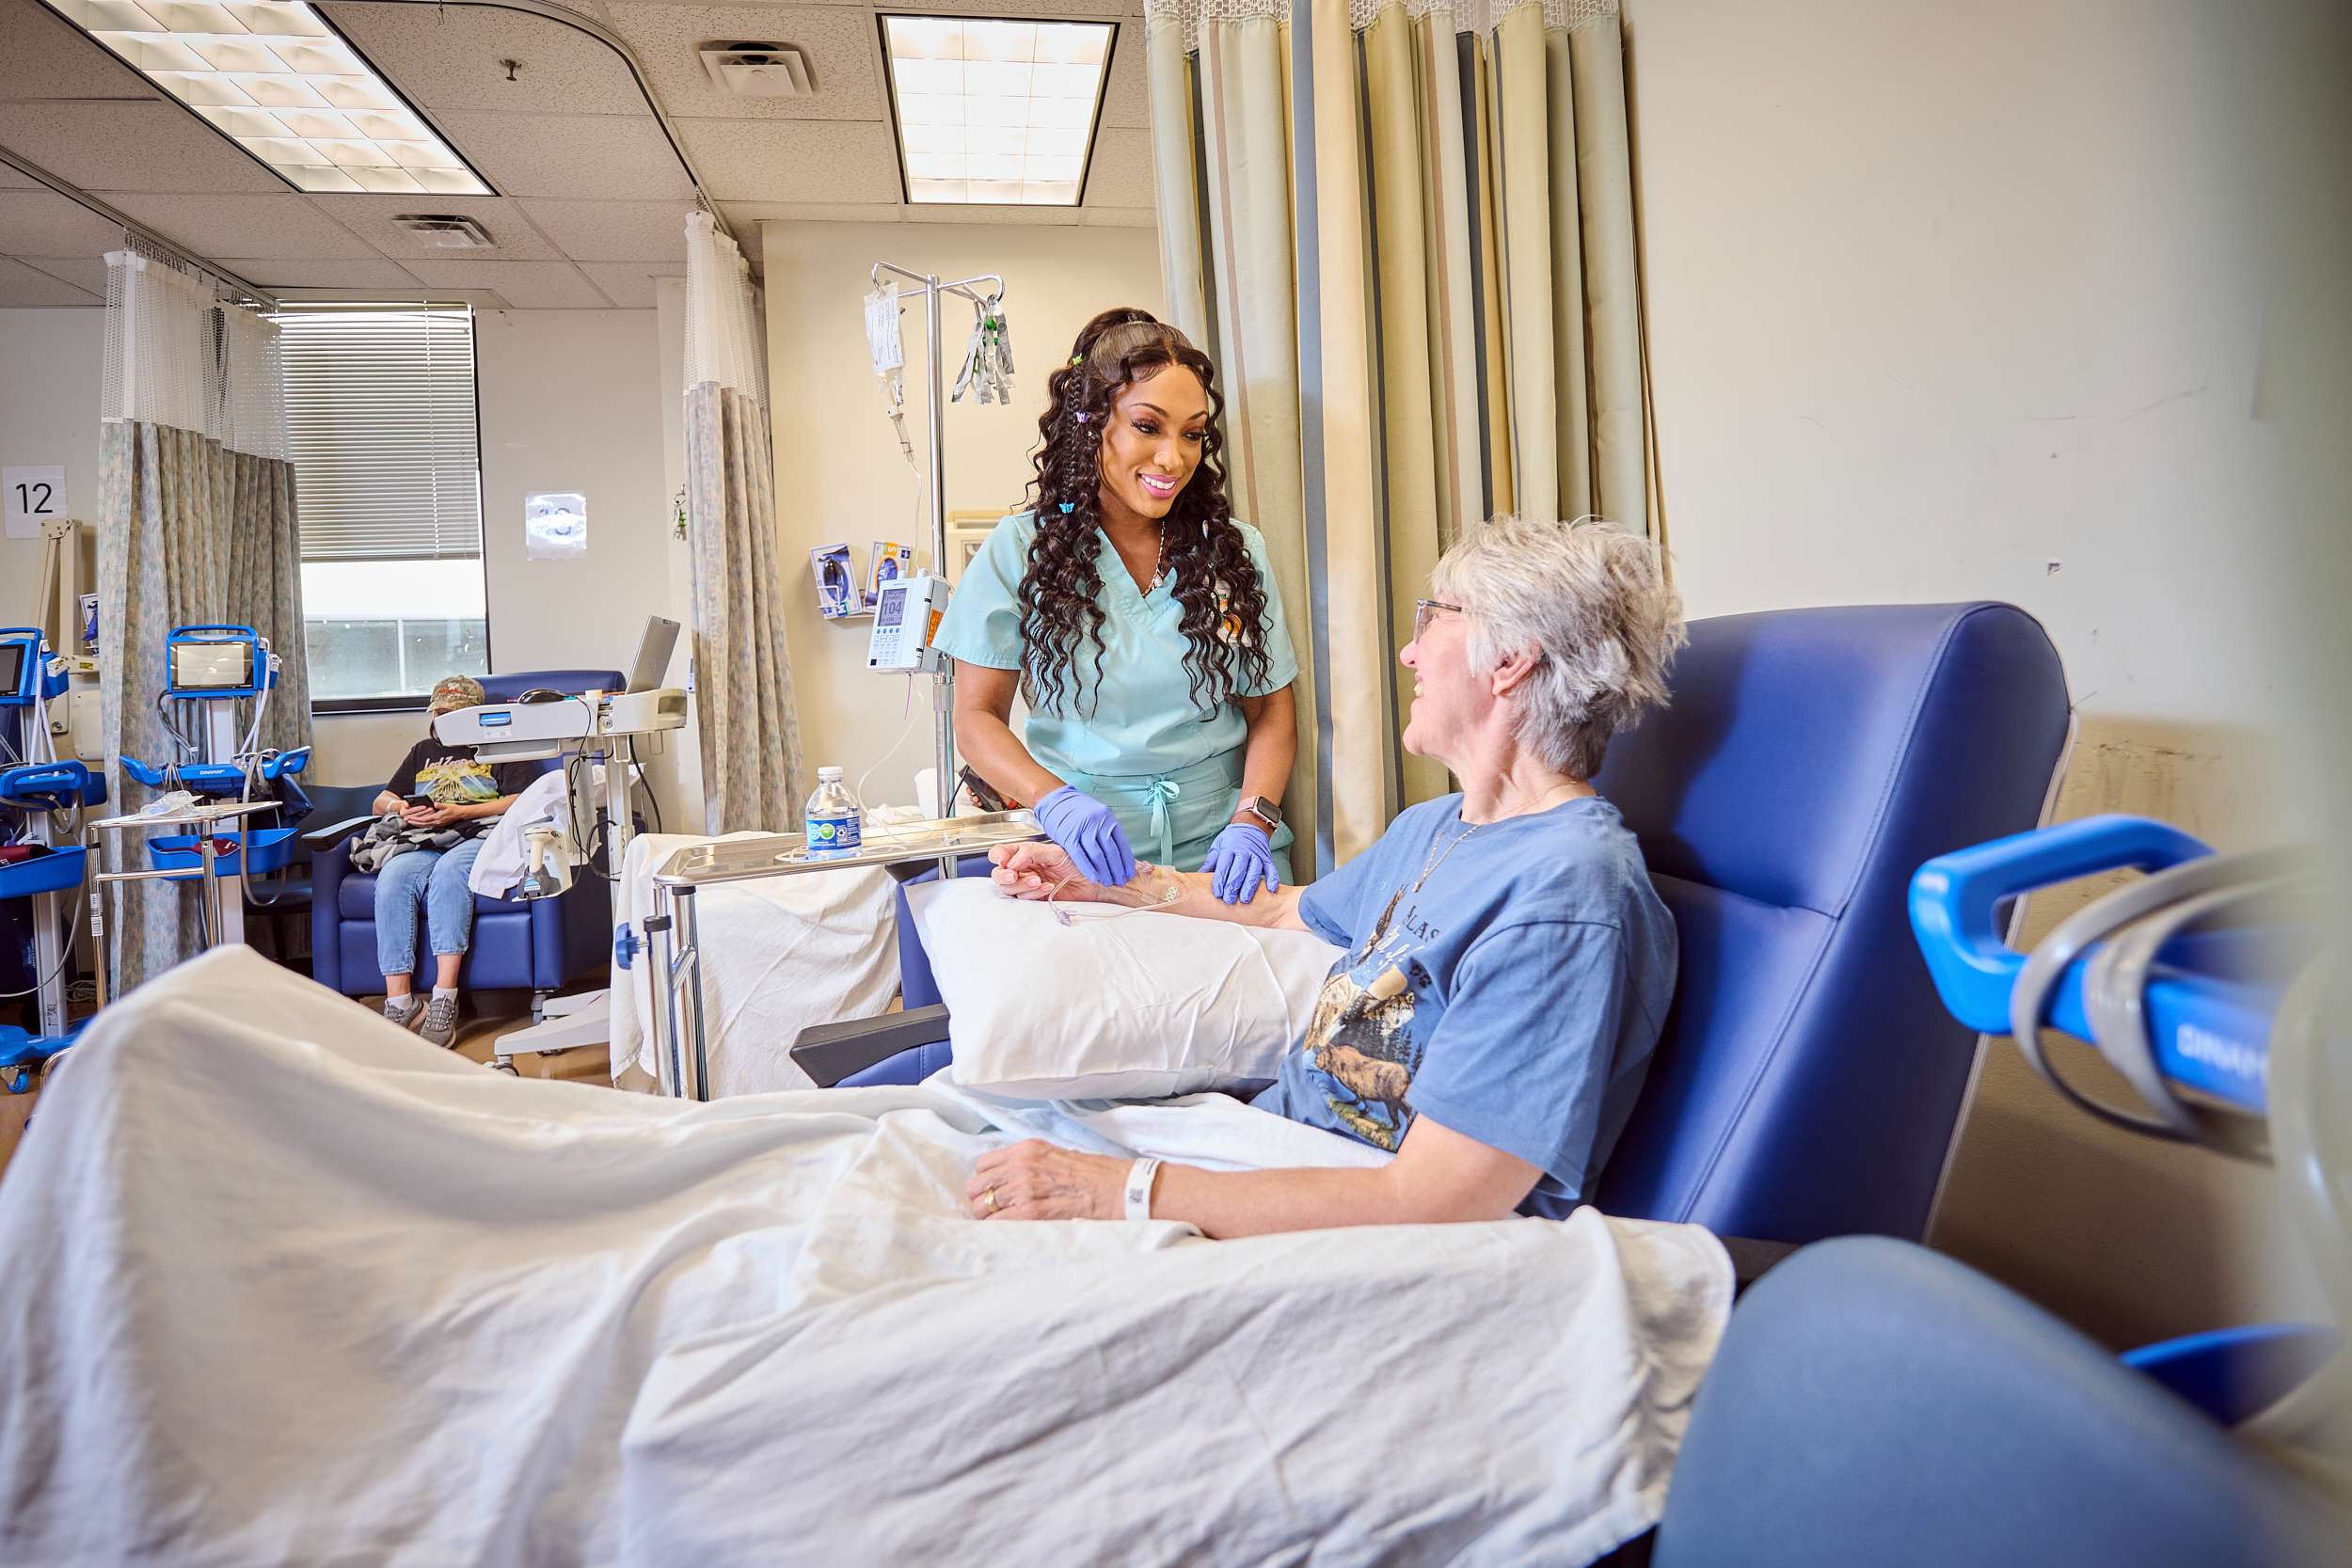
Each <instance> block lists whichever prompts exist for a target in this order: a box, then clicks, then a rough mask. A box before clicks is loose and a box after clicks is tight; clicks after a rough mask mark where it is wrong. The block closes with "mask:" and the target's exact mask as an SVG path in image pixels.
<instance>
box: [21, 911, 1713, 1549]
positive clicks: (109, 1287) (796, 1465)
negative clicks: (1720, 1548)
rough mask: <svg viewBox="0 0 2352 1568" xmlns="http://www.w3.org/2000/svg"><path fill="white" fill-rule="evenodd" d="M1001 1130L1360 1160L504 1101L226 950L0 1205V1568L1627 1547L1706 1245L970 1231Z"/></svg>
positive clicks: (91, 1094)
mask: <svg viewBox="0 0 2352 1568" xmlns="http://www.w3.org/2000/svg"><path fill="white" fill-rule="evenodd" d="M1039 1128H1048V1129H1051V1130H1053V1131H1054V1132H1056V1133H1057V1135H1059V1136H1063V1137H1065V1138H1069V1139H1072V1140H1074V1141H1081V1142H1084V1143H1087V1144H1089V1145H1090V1146H1092V1147H1095V1148H1130V1149H1138V1150H1148V1151H1153V1152H1162V1153H1166V1154H1168V1155H1172V1156H1178V1157H1182V1158H1186V1159H1191V1160H1195V1161H1199V1162H1201V1163H1208V1164H1226V1165H1258V1164H1299V1163H1314V1164H1333V1163H1341V1162H1355V1161H1363V1160H1377V1159H1378V1158H1380V1156H1378V1155H1376V1154H1375V1153H1373V1152H1372V1151H1370V1150H1367V1149H1362V1148H1359V1147H1358V1146H1355V1145H1352V1144H1349V1143H1347V1142H1345V1141H1344V1140H1341V1139H1338V1138H1335V1137H1333V1136H1331V1135H1329V1134H1327V1133H1324V1132H1317V1131H1315V1130H1313V1129H1311V1128H1306V1127H1302V1126H1299V1125H1297V1124H1295V1123H1291V1122H1287V1121H1283V1120H1281V1119H1280V1118H1278V1117H1272V1116H1270V1115H1268V1114H1266V1113H1263V1112H1260V1111H1255V1110H1252V1109H1250V1108H1249V1107H1248V1106H1246V1105H1243V1104H1240V1103H1239V1102H1238V1101H1232V1100H1227V1099H1223V1098H1221V1097H1216V1096H1204V1097H1201V1098H1200V1100H1199V1101H1194V1102H1190V1103H1172V1104H1157V1105H1149V1106H1141V1107H1116V1106H1106V1105H1096V1106H1092V1107H1063V1108H1029V1107H1013V1106H1008V1105H1005V1104H1001V1103H998V1102H994V1101H988V1100H985V1099H983V1098H981V1097H978V1096H975V1095H971V1094H969V1093H967V1092H964V1091H961V1090H956V1089H953V1088H952V1087H949V1086H947V1085H946V1084H945V1082H944V1080H935V1081H934V1084H933V1085H923V1086H917V1087H914V1088H871V1089H856V1090H832V1091H810V1092H804V1093H787V1094H772V1095H763V1096H755V1097H747V1098H742V1099H736V1100H728V1101H714V1102H711V1103H708V1104H687V1103H679V1102H674V1101H661V1100H657V1099H653V1098H650V1097H646V1096H641V1095H628V1094H617V1093H614V1092H612V1090H609V1089H604V1088H599V1087H596V1086H594V1085H580V1084H566V1083H561V1082H550V1081H542V1080H532V1079H523V1080H519V1081H518V1080H515V1079H510V1078H507V1077H504V1076H502V1075H499V1074H495V1073H491V1072H488V1071H486V1070H485V1069H481V1068H478V1067H475V1066H473V1065H472V1064H470V1063H468V1062H466V1061H464V1060H463V1059H461V1058H458V1057H455V1056H453V1055H451V1054H449V1053H444V1052H439V1051H436V1050H435V1049H433V1048H432V1047H430V1046H427V1045H425V1044H423V1043H422V1042H421V1041H419V1040H418V1039H416V1038H415V1037H413V1036H410V1035H408V1034H406V1033H405V1032H404V1031H402V1030H399V1029H397V1028H395V1027H393V1026H391V1025H389V1024H388V1023H386V1022H383V1021H382V1020H380V1019H376V1018H372V1017H370V1016H369V1015H368V1014H367V1013H366V1012H365V1011H363V1010H362V1009H360V1008H358V1007H356V1006H353V1005H352V1004H351V1003H349V1002H347V1001H345V1000H343V999H342V998H340V997H336V996H333V995H331V994H330V993H328V992H327V991H326V990H324V989H322V988H319V987H317V986H314V985H312V984H311V983H310V982H309V981H307V980H303V979H300V978H298V977H296V976H294V975H292V974H288V973H287V972H285V971H283V970H280V969H278V968H276V967H274V966H272V965H270V964H268V963H267V962H265V961H264V960H262V958H259V957H258V956H256V955H255V954H253V953H252V952H250V951H249V950H247V949H246V948H243V947H233V948H223V949H217V950H215V951H214V952H212V953H209V954H207V955H205V956H203V957H201V958H197V959H195V960H193V961H191V962H189V963H187V964H184V965H183V966H181V967H180V968H179V969H176V970H174V971H172V972H171V973H170V974H167V975H165V976H163V977H161V978H159V979H158V980H156V981H155V982H154V983H152V984H151V985H149V986H147V987H145V988H143V989H142V990H138V991H136V992H135V993H133V994H132V995H131V996H129V997H127V998H125V999H123V1000H122V1001H120V1002H119V1003H117V1004H116V1005H115V1006H113V1007H111V1008H110V1009H108V1011H107V1012H105V1013H104V1014H103V1015H102V1016H101V1017H100V1019H99V1020H98V1021H97V1022H96V1023H95V1024H94V1025H93V1026H92V1028H91V1030H90V1033H89V1036H88V1037H87V1040H86V1041H85V1043H83V1044H81V1045H79V1046H77V1047H76V1048H75V1050H74V1051H73V1052H72V1053H70V1055H69V1056H68V1057H67V1058H66V1061H65V1063H64V1064H63V1066H62V1069H61V1070H60V1071H59V1072H58V1073H57V1074H56V1077H55V1078H54V1079H53V1081H52V1083H51V1085H50V1086H49V1087H48V1088H47V1089H46V1090H45V1091H44V1092H43V1094H42V1097H41V1101H40V1110H39V1114H38V1116H37V1117H36V1118H35V1122H34V1125H33V1127H32V1129H31V1131H30V1132H29V1134H28V1136H27V1138H26V1141H25V1142H24V1145H23V1147H22V1148H21V1149H20V1150H19V1152H18V1154H17V1156H16V1158H15V1160H14V1162H13V1164H11V1165H10V1166H9V1168H8V1173H7V1176H6V1178H5V1180H0V1202H5V1204H6V1212H7V1213H8V1216H9V1223H8V1226H7V1227H5V1229H0V1339H5V1341H6V1343H7V1344H8V1347H9V1350H8V1354H7V1355H6V1356H4V1357H0V1562H7V1563H9V1564H12V1565H16V1568H34V1565H50V1564H73V1565H76V1568H81V1565H85V1564H91V1563H117V1562H159V1563H160V1562H168V1563H172V1564H184V1565H191V1568H195V1565H206V1564H228V1563H238V1564H246V1563H293V1562H299V1563H328V1562H332V1563H338V1564H342V1563H401V1564H409V1563H413V1564H430V1565H432V1568H449V1565H453V1564H465V1563H485V1564H489V1563H495V1564H501V1565H506V1564H524V1563H548V1564H555V1563H614V1562H628V1563H692V1564H696V1565H697V1568H718V1565H725V1564H733V1563H744V1564H754V1563H757V1564H771V1563H779V1562H810V1563H818V1562H821V1563H826V1564H862V1563H874V1564H894V1565H896V1564H928V1563H948V1562H958V1563H988V1564H992V1565H1016V1564H1028V1563H1038V1564H1055V1565H1067V1564H1079V1563H1104V1564H1110V1563H1118V1564H1122V1565H1127V1564H1152V1563H1168V1564H1178V1563H1183V1564H1206V1563H1216V1564H1228V1563H1236V1564H1237V1563H1303V1562H1308V1561H1312V1562H1314V1563H1317V1564H1329V1565H1338V1564H1355V1563H1375V1562H1377V1563H1382V1564H1401V1563H1423V1562H1431V1563H1434V1562H1449V1563H1471V1564H1476V1563H1495V1564H1521V1563H1528V1562H1534V1561H1544V1562H1548V1563H1577V1562H1582V1561H1587V1560H1591V1559H1592V1558H1594V1557H1596V1556H1597V1555H1599V1554H1601V1553H1603V1552H1605V1551H1606V1550H1608V1549H1609V1548H1610V1547H1612V1546H1613V1544H1616V1543H1618V1542H1620V1541H1621V1540H1624V1539H1626V1538H1629V1537H1630V1536H1632V1535H1633V1534H1635V1533H1638V1532H1639V1531H1640V1530H1641V1529H1642V1528H1645V1526H1646V1525H1647V1524H1649V1523H1650V1522H1652V1521H1653V1520H1654V1519H1655V1518H1656V1516H1657V1513H1658V1511H1659V1507H1660V1504H1661V1500H1662V1497H1663V1494H1664V1490H1665V1483H1666V1478H1667V1474H1668V1470H1669V1468H1670V1465H1671V1464H1672V1460H1673V1457H1674V1453H1675V1450H1676V1448H1677V1444H1678V1443H1679V1441H1680V1438H1681V1434H1682V1432H1683V1428H1684V1424H1685V1422H1686V1419H1687V1417H1688V1412H1689V1408H1690V1403H1691V1400H1692V1395H1693V1393H1694V1391H1695V1389H1696V1386H1697V1384H1698V1381H1699V1378H1700V1375H1701V1373H1702V1371H1703V1370H1704V1369H1705V1367H1706V1365H1707V1363H1708V1359H1709V1357H1710V1356H1711V1355H1712V1354H1713V1352H1714V1348H1715V1344H1716V1341H1717V1339H1718V1338H1719V1336H1720V1334H1721V1332H1722V1327H1723V1323H1724V1315H1725V1313H1726V1311H1727V1310H1728V1307H1729V1304H1730V1297H1731V1273H1730V1268H1729V1265H1728V1263H1727V1261H1726V1259H1724V1254H1723V1251H1722V1248H1721V1247H1720V1246H1719V1245H1718V1244H1717V1243H1715V1242H1714V1240H1713V1239H1712V1238H1711V1237H1709V1236H1708V1235H1707V1234H1706V1233H1705V1232H1704V1231H1701V1230H1698V1229H1696V1228H1694V1227H1682V1226H1669V1225H1658V1224H1645V1223H1639V1222H1628V1221H1619V1220H1611V1219H1605V1218H1603V1217H1602V1216H1600V1215H1598V1214H1596V1213H1593V1212H1589V1211H1588V1212H1581V1213H1579V1214H1578V1215H1576V1216H1575V1217H1574V1218H1572V1219H1570V1220H1568V1221H1566V1222H1565V1223H1553V1222H1547V1221H1541V1220H1528V1219H1521V1220H1510V1221H1503V1222H1500V1223H1496V1224H1489V1225H1466V1226H1432V1227H1391V1228H1367V1229H1354V1230H1330V1231H1322V1232H1315V1233H1308V1234H1299V1235H1290V1236H1276V1237H1264V1238H1259V1239H1255V1240H1249V1241H1240V1242H1207V1241H1202V1240H1200V1239H1199V1238H1198V1237H1196V1236H1194V1235H1193V1234H1192V1233H1191V1232H1190V1231H1189V1229H1188V1228H1186V1227H1182V1226H1178V1225H1174V1224H1169V1223H1140V1224H1129V1223H1124V1222H1113V1223H1102V1222H1089V1223H1071V1224H1051V1225H1036V1224H1014V1223H996V1222H991V1223H981V1222H978V1221H975V1220H973V1219H971V1218H970V1217H968V1215H967V1213H966V1212H965V1210H964V1207H963V1200H962V1195H963V1187H964V1180H965V1177H966V1174H967V1173H968V1171H969V1169H970V1167H971V1164H972V1162H973V1161H974V1159H975V1158H977V1156H978V1155H979V1154H980V1153H981V1152H982V1151H983V1150H985V1149H987V1148H993V1147H997V1146H1000V1145H1002V1144H1004V1143H1006V1142H1007V1141H1009V1139H1010V1138H1012V1137H1014V1136H1016V1135H1018V1134H1020V1133H1022V1132H1027V1131H1031V1130H1035V1129H1039Z"/></svg>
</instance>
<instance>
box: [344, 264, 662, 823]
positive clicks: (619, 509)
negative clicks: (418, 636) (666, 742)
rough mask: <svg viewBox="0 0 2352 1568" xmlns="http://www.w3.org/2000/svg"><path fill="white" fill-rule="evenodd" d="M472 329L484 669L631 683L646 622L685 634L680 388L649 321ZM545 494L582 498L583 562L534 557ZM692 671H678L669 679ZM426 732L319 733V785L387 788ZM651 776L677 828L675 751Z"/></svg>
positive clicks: (499, 322)
mask: <svg viewBox="0 0 2352 1568" xmlns="http://www.w3.org/2000/svg"><path fill="white" fill-rule="evenodd" d="M474 324H475V327H474V365H475V371H474V374H475V386H476V403H477V405H478V407H479V408H480V411H481V433H482V507H483V519H482V520H483V558H484V566H485V572H486V574H487V577H488V581H489V611H490V662H491V668H492V669H494V670H500V671H509V670H545V669H571V668H580V667H583V666H600V667H605V668H617V669H622V670H624V671H626V669H627V667H628V660H629V657H630V655H631V654H632V653H633V652H634V651H635V650H636V646H637V637H638V633H639V632H640V631H641V630H642V629H643V627H644V619H645V617H646V616H647V615H654V614H661V615H670V616H672V617H673V618H676V611H675V607H674V606H673V604H672V602H671V591H670V573H671V569H672V559H671V558H672V556H673V555H676V556H681V557H682V556H683V555H684V553H685V546H683V545H682V544H677V543H675V541H673V540H672V539H671V537H670V534H669V530H668V525H667V518H668V514H669V498H670V495H671V491H672V488H673V487H672V485H671V484H669V483H666V479H667V472H668V470H667V467H666V466H665V460H664V444H663V443H664V422H663V415H664V404H663V398H664V396H665V394H666V395H667V396H668V397H669V400H670V401H671V402H675V401H676V392H675V383H676V372H675V370H673V371H671V372H664V371H663V369H662V364H661V356H660V348H661V343H660V329H659V325H658V322H657V319H656V312H654V311H651V310H485V311H482V312H480V313H479V314H477V315H476V316H475V318H474ZM540 490H577V491H579V492H580V493H581V494H583V495H585V496H586V497H587V499H588V553H587V554H586V555H585V556H584V557H582V558H581V559H580V560H577V561H532V560H529V559H527V558H526V557H525V555H524V552H523V534H522V515H523V497H524V496H526V495H528V494H531V493H532V492H534V491H540ZM685 671H686V664H685V659H684V657H683V655H680V656H679V657H678V658H677V659H676V661H675V662H674V663H673V664H672V666H671V670H670V678H671V679H672V680H673V681H674V682H683V681H684V679H685ZM422 724H423V721H422V719H421V717H420V716H418V715H416V714H412V713H404V714H370V715H355V716H351V717H346V718H332V719H324V720H321V721H319V725H318V753H317V767H318V768H319V771H320V777H321V778H322V780H324V781H325V782H326V783H330V784H362V783H367V782H370V781H373V780H380V779H383V778H386V777H389V774H390V772H391V769H392V768H393V766H394V765H396V764H397V763H398V762H399V760H400V757H401V754H402V752H405V751H406V750H407V748H408V746H409V745H410V744H411V743H412V742H413V741H414V740H415V739H416V737H417V736H419V735H420V734H421V733H422ZM645 760H646V763H647V772H648V774H649V776H650V777H651V778H652V780H653V782H654V786H655V789H656V792H657V798H658V799H659V800H660V807H661V813H662V816H663V818H664V820H665V821H669V822H672V823H675V822H677V821H679V820H680V819H681V817H680V813H681V812H682V810H683V809H684V806H685V801H684V800H683V798H682V797H681V796H680V794H679V792H678V786H677V780H676V771H677V770H676V752H675V746H672V747H671V749H670V750H669V751H667V752H659V753H654V754H651V755H649V756H648V757H647V758H646V759H645Z"/></svg>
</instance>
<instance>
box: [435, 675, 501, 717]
mask: <svg viewBox="0 0 2352 1568" xmlns="http://www.w3.org/2000/svg"><path fill="white" fill-rule="evenodd" d="M489 700H490V694H489V693H488V692H486V691H485V690H483V689H482V683H481V682H480V681H478V680H476V679H474V678H473V677H472V676H471V675H445V676H443V677H442V678H441V679H440V680H439V681H438V682H437V683H436V684H435V686H434V688H433V699H432V701H431V702H429V703H427V704H426V705H425V706H426V710H427V711H428V712H432V713H453V712H455V711H456V710H457V709H459V708H461V707H480V706H481V705H483V704H485V703H486V702H488V701H489Z"/></svg>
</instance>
